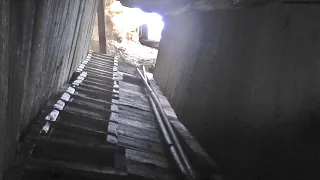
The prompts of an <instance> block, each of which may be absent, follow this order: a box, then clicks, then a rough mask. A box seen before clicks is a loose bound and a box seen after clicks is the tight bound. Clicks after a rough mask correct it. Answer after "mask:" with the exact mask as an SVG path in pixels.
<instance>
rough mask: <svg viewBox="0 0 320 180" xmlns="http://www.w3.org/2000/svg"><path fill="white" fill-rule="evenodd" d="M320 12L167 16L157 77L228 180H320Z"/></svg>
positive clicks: (276, 9) (265, 9)
mask: <svg viewBox="0 0 320 180" xmlns="http://www.w3.org/2000/svg"><path fill="white" fill-rule="evenodd" d="M319 15H320V6H316V5H314V6H311V5H307V4H281V3H275V4H270V5H261V6H256V7H252V8H244V9H234V10H219V11H210V12H202V13H201V12H196V11H188V12H187V13H184V14H181V15H177V16H171V17H168V18H167V19H166V22H165V29H164V31H163V36H162V40H161V42H160V49H159V54H158V59H157V64H156V69H155V78H156V80H157V83H158V85H159V86H160V87H161V89H162V91H163V92H164V93H165V95H166V96H167V97H168V99H169V101H170V103H171V104H172V106H173V108H174V109H175V110H176V112H177V115H178V117H179V119H180V120H181V121H183V122H184V124H185V125H186V126H187V128H188V129H189V130H190V131H191V132H192V133H193V135H195V136H196V137H197V139H198V140H199V141H200V143H201V144H202V145H203V146H204V147H206V149H207V150H208V152H209V153H210V154H211V155H212V157H213V159H215V160H216V161H217V162H218V165H220V166H221V167H222V170H223V173H224V177H226V179H231V180H232V179H237V180H239V179H246V180H248V179H254V180H256V179H260V180H270V179H273V180H278V179H279V180H280V179H319V177H320V174H319V169H320V163H319V162H320V157H319V156H318V154H319V152H320V144H319V143H318V138H317V137H319V135H320V134H319V133H320V131H319V130H320V123H319V118H320V113H319V112H320V111H319V108H320V98H319V97H320V80H319V78H320V73H319V72H320V71H319V69H320V61H319V57H320V51H319V48H320V36H319V34H320V19H319V18H318V17H319Z"/></svg>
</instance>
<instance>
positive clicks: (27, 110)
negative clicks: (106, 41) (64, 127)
mask: <svg viewBox="0 0 320 180" xmlns="http://www.w3.org/2000/svg"><path fill="white" fill-rule="evenodd" d="M96 7H97V1H94V0H90V1H80V0H54V1H53V0H44V1H36V0H28V1H1V2H0V10H1V12H0V17H1V21H0V22H1V23H0V25H1V27H2V30H1V32H0V44H1V46H0V166H1V169H0V178H2V175H3V171H4V170H5V169H6V168H7V166H8V164H9V162H10V161H11V159H12V157H13V155H14V154H15V152H16V150H17V148H16V144H17V142H18V141H19V138H20V137H19V136H20V133H21V132H23V131H24V130H25V129H26V126H27V124H28V122H29V121H30V120H31V119H33V118H34V117H35V116H36V114H37V113H38V112H39V109H40V108H41V107H42V106H43V105H44V102H45V101H46V100H47V98H48V97H49V96H50V95H51V94H52V93H53V92H56V91H57V89H58V88H59V87H61V85H63V84H64V83H66V82H67V79H68V77H69V74H71V73H73V70H74V69H75V67H77V66H78V65H79V63H80V60H81V59H83V58H84V57H85V56H86V54H87V52H88V47H89V41H88V40H89V39H90V37H91V33H92V27H91V26H90V25H92V23H93V22H92V21H93V17H94V15H95V12H96ZM18 148H19V146H18ZM4 157H5V158H4Z"/></svg>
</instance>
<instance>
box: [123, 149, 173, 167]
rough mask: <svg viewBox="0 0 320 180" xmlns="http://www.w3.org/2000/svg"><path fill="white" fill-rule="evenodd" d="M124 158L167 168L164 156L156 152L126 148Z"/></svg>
mask: <svg viewBox="0 0 320 180" xmlns="http://www.w3.org/2000/svg"><path fill="white" fill-rule="evenodd" d="M126 158H127V159H128V160H132V161H136V162H139V163H144V164H151V165H154V166H158V167H161V168H169V164H168V161H167V158H166V156H161V155H158V154H153V153H148V152H142V151H137V150H133V149H126Z"/></svg>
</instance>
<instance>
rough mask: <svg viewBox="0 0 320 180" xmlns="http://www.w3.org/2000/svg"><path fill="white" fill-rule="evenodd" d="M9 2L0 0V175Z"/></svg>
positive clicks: (3, 155) (4, 126)
mask: <svg viewBox="0 0 320 180" xmlns="http://www.w3.org/2000/svg"><path fill="white" fill-rule="evenodd" d="M9 24H10V2H9V1H0V27H1V31H0V147H1V148H0V167H1V168H0V177H2V175H3V172H4V171H5V168H6V166H7V163H5V162H4V157H5V156H6V154H5V147H6V135H7V134H8V133H9V132H8V130H7V129H6V126H7V123H8V121H7V102H8V75H9V71H8V66H9V36H8V33H9V31H10V28H9Z"/></svg>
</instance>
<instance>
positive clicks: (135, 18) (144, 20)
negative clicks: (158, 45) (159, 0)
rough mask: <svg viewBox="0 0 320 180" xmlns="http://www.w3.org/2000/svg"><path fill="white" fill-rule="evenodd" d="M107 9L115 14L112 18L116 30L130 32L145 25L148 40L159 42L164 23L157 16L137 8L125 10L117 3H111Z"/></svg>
mask: <svg viewBox="0 0 320 180" xmlns="http://www.w3.org/2000/svg"><path fill="white" fill-rule="evenodd" d="M109 8H110V10H111V11H113V12H116V13H114V16H113V17H112V21H113V23H114V26H115V28H116V29H119V30H121V31H124V32H131V31H134V30H135V29H136V28H137V27H139V26H140V25H143V24H146V25H147V27H148V39H150V40H154V41H160V39H161V32H162V29H163V27H164V23H163V21H162V17H161V16H160V15H159V14H157V13H146V12H143V11H142V10H141V9H139V8H127V7H124V6H122V5H121V3H120V2H119V1H115V2H113V3H112V4H111V5H110V7H109Z"/></svg>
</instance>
